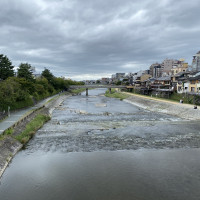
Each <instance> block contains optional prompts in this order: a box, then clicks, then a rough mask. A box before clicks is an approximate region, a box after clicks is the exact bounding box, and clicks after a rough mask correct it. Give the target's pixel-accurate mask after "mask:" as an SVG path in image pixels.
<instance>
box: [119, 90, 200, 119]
mask: <svg viewBox="0 0 200 200" xmlns="http://www.w3.org/2000/svg"><path fill="white" fill-rule="evenodd" d="M122 93H123V94H127V95H128V96H129V97H128V98H126V99H125V100H124V101H125V102H128V103H131V104H133V105H135V106H138V107H141V108H144V109H147V110H149V111H152V112H160V113H165V114H169V115H173V116H177V117H180V118H182V119H186V120H200V110H199V109H194V105H191V104H182V103H178V102H173V101H169V100H164V99H158V98H152V97H149V96H144V95H138V94H133V93H128V92H122Z"/></svg>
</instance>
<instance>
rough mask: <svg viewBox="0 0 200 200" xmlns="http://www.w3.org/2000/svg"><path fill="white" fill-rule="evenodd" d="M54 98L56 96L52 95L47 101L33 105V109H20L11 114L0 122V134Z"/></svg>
mask: <svg viewBox="0 0 200 200" xmlns="http://www.w3.org/2000/svg"><path fill="white" fill-rule="evenodd" d="M55 96H57V95H54V96H52V97H49V98H47V99H44V100H42V101H40V102H39V103H38V104H36V105H34V106H33V107H29V108H25V109H21V110H19V111H15V112H11V114H10V117H7V118H6V119H5V120H3V121H1V122H0V134H2V133H3V132H4V131H5V130H6V129H7V128H9V127H10V126H12V125H13V124H14V123H16V122H17V121H19V120H20V119H21V118H22V117H23V116H24V115H25V114H27V113H28V112H30V111H31V110H34V109H36V108H39V107H41V106H43V105H44V104H45V103H46V102H47V101H49V100H50V99H52V98H54V97H55Z"/></svg>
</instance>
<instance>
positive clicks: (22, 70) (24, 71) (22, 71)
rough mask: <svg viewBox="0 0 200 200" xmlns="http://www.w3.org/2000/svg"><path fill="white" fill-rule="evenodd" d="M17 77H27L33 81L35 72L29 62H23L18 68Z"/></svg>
mask: <svg viewBox="0 0 200 200" xmlns="http://www.w3.org/2000/svg"><path fill="white" fill-rule="evenodd" d="M17 77H18V78H25V79H26V80H28V81H33V80H34V78H33V72H32V69H31V65H30V64H28V63H21V64H20V65H19V68H18V69H17Z"/></svg>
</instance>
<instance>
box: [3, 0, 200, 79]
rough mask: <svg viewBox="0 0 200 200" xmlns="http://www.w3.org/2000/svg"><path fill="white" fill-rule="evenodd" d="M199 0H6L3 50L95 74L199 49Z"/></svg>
mask: <svg viewBox="0 0 200 200" xmlns="http://www.w3.org/2000/svg"><path fill="white" fill-rule="evenodd" d="M199 11H200V4H199V0H190V1H187V0H179V1H173V0H162V1H160V0H144V1H139V0H134V1H133V0H123V1H121V0H107V1H100V0H84V1H83V0H34V1H31V2H30V1H27V0H17V1H16V0H1V1H0V53H3V54H5V55H7V56H8V57H9V58H10V59H11V60H12V61H13V63H14V64H15V65H18V64H19V63H20V62H28V63H30V64H32V65H33V66H36V68H37V70H38V71H42V70H43V69H44V67H47V68H49V69H50V70H51V71H52V72H53V73H54V74H55V75H57V76H66V77H72V78H74V79H86V78H87V79H90V78H91V79H92V78H98V77H101V76H108V75H110V74H112V73H116V72H134V71H138V70H140V69H147V68H148V67H149V65H150V64H151V63H153V62H156V61H157V62H161V61H162V60H163V59H165V58H167V57H168V58H177V59H178V58H182V57H183V58H186V61H188V62H189V64H190V63H191V59H192V55H193V54H195V53H196V52H197V51H198V50H200V20H199V19H200V12H199Z"/></svg>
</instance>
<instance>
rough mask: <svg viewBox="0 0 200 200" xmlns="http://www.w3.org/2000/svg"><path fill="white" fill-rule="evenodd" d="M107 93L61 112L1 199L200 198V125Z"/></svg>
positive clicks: (25, 154) (16, 168)
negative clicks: (114, 97)
mask: <svg viewBox="0 0 200 200" xmlns="http://www.w3.org/2000/svg"><path fill="white" fill-rule="evenodd" d="M104 92H105V89H95V90H90V91H89V96H88V97H86V96H85V94H84V93H83V94H82V95H79V96H72V97H69V98H67V99H66V100H65V101H64V102H63V104H62V105H60V106H59V107H57V108H56V109H55V110H54V112H53V116H52V120H50V121H49V122H48V123H46V124H45V125H44V126H43V128H42V129H40V130H39V131H38V132H37V133H36V135H35V137H34V138H33V139H32V140H31V141H30V142H29V143H28V145H27V146H26V148H25V149H23V150H22V151H20V152H19V153H18V154H17V155H16V156H15V158H14V159H13V160H12V162H11V163H10V165H9V167H8V168H7V169H6V171H5V173H4V175H3V177H2V178H1V180H0V200H36V199H37V200H38V199H40V200H55V199H59V200H129V199H130V200H179V199H180V200H199V197H200V190H199V188H200V149H199V147H200V131H199V130H200V124H199V122H196V121H184V120H182V119H180V118H178V117H173V116H170V115H166V114H160V113H155V112H149V111H147V110H144V109H141V108H139V107H135V106H133V105H132V104H129V103H126V102H124V101H120V100H119V99H111V98H107V97H105V96H104V95H103V93H104Z"/></svg>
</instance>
